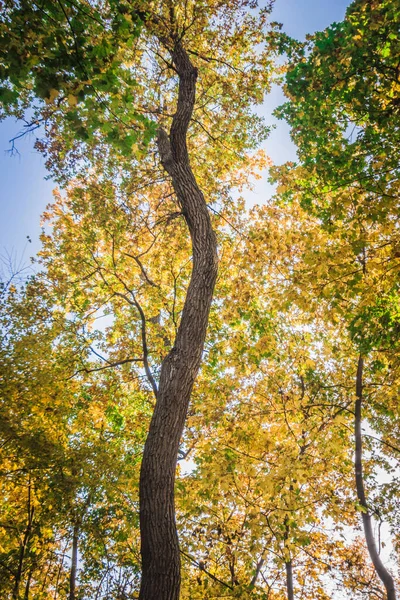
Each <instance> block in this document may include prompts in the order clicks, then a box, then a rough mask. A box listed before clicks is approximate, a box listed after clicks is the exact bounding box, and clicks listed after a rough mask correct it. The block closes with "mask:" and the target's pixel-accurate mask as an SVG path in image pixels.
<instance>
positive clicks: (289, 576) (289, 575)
mask: <svg viewBox="0 0 400 600" xmlns="http://www.w3.org/2000/svg"><path fill="white" fill-rule="evenodd" d="M285 568H286V591H287V598H288V600H294V591H293V565H292V561H291V560H289V561H288V562H286V563H285Z"/></svg>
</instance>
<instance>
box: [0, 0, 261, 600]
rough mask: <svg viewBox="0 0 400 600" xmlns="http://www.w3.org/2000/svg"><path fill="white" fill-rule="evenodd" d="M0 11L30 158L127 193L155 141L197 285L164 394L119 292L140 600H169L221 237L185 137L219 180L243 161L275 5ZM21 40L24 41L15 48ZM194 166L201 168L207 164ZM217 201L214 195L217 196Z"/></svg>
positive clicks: (253, 134)
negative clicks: (140, 407) (135, 446)
mask: <svg viewBox="0 0 400 600" xmlns="http://www.w3.org/2000/svg"><path fill="white" fill-rule="evenodd" d="M5 9H6V10H5V11H4V16H3V19H2V21H1V35H2V47H3V48H5V47H7V50H8V52H9V54H8V58H7V57H6V58H5V60H4V63H5V67H4V68H3V73H2V79H3V80H4V82H5V85H4V87H3V88H2V97H3V99H4V101H5V103H6V105H7V106H8V110H9V112H14V114H17V115H21V114H22V111H23V109H24V108H25V107H27V106H28V105H30V106H32V108H33V112H34V118H33V120H31V121H30V122H29V123H28V130H32V128H35V127H36V125H37V124H40V123H41V122H42V123H45V127H46V129H47V138H46V139H45V140H44V141H38V142H37V146H38V147H39V148H41V149H43V150H44V151H45V152H46V153H47V154H48V156H49V160H48V166H49V167H51V168H53V172H55V173H56V174H57V176H58V177H59V178H60V179H62V177H63V174H65V173H67V175H69V176H70V175H71V173H75V174H76V173H78V172H79V171H80V172H81V173H82V172H83V173H85V171H87V164H88V163H89V164H91V165H92V166H94V167H95V168H96V170H97V172H100V170H101V169H103V171H104V173H107V175H106V176H105V179H106V178H107V177H110V176H114V177H115V178H116V179H118V178H121V175H122V177H123V178H124V181H125V184H126V182H127V181H129V178H130V177H131V176H132V162H133V163H136V164H138V161H140V160H142V161H143V158H144V166H145V167H148V166H149V164H150V162H151V161H149V158H147V159H146V157H145V150H146V144H148V142H149V139H150V137H151V136H152V135H153V134H154V132H155V131H157V148H158V152H159V156H160V160H161V164H162V166H163V168H164V169H165V171H166V173H167V175H168V176H169V178H170V181H171V184H172V188H173V192H174V194H175V197H176V201H177V208H178V211H179V212H180V213H181V215H182V216H183V218H184V219H185V222H186V224H187V228H188V231H189V234H190V238H191V254H192V259H191V260H192V272H191V278H190V282H189V283H188V287H187V292H186V296H185V302H184V306H183V310H182V314H181V318H180V322H179V326H178V327H177V331H176V336H175V339H174V341H173V344H172V348H171V350H170V351H169V352H168V354H167V356H166V357H165V358H164V359H163V361H162V365H161V369H160V377H159V383H158V384H157V383H156V381H155V379H154V377H153V375H152V373H151V372H150V369H149V365H148V360H147V357H148V351H147V343H146V334H145V329H144V324H145V317H144V314H143V312H142V309H141V307H140V305H139V304H138V301H137V299H136V296H135V292H134V291H133V290H132V289H129V288H128V289H126V290H124V293H123V295H124V299H125V301H126V302H128V303H129V304H130V305H131V307H132V308H135V309H136V310H137V311H138V313H139V315H140V318H141V320H142V324H143V325H142V354H143V357H142V362H143V367H144V369H145V371H146V374H147V377H148V380H149V381H150V383H151V386H152V389H153V392H154V395H155V397H156V402H155V408H154V413H153V417H152V420H151V423H150V429H149V435H148V438H147V441H146V444H145V448H144V455H143V461H142V467H141V477H140V522H141V544H142V546H141V547H142V550H141V552H142V580H141V591H140V598H141V599H142V600H145V599H147V600H150V599H155V598H158V599H162V598H165V599H167V598H168V599H176V598H178V597H179V588H180V554H179V545H178V538H177V533H176V525H175V510H174V479H175V468H176V459H177V451H178V445H179V441H180V438H181V435H182V431H183V427H184V423H185V418H186V413H187V409H188V404H189V400H190V396H191V391H192V387H193V383H194V380H195V378H196V375H197V372H198V370H199V366H200V362H201V357H202V352H203V348H204V340H205V335H206V329H207V323H208V316H209V310H210V305H211V300H212V296H213V289H214V284H215V280H216V275H217V247H216V238H215V233H214V232H213V229H212V225H211V220H210V216H209V212H208V207H207V203H206V200H205V197H204V194H203V192H202V191H201V189H200V187H199V184H198V182H197V180H196V177H195V175H194V172H193V169H192V165H191V162H190V161H189V150H188V140H187V137H188V130H189V126H190V125H191V124H192V123H193V124H195V127H194V128H193V131H195V128H197V132H196V133H197V136H195V138H194V139H201V138H203V142H204V141H206V142H207V143H208V144H210V145H211V146H213V147H214V150H211V152H210V153H209V155H211V156H212V155H213V152H214V157H215V153H216V152H218V151H220V150H221V148H223V149H224V153H225V157H224V161H223V162H222V161H221V162H219V163H218V168H219V172H218V175H217V180H219V181H220V182H221V181H223V180H224V178H226V177H227V174H228V173H229V172H231V171H232V170H233V169H235V168H237V167H238V166H240V165H241V164H243V162H244V152H245V151H246V150H249V149H252V148H254V147H255V146H256V144H257V140H258V139H260V137H262V136H263V134H264V133H265V130H264V129H263V126H262V124H261V122H260V120H259V119H257V118H256V117H255V116H254V115H252V114H251V110H250V106H251V105H252V104H254V103H255V102H260V101H261V100H262V98H263V93H264V90H265V87H266V85H267V78H268V71H269V69H268V67H269V63H270V61H269V58H268V49H266V45H265V33H266V19H267V15H268V12H269V7H268V8H267V9H263V10H261V11H259V12H258V13H257V12H256V11H255V9H256V2H253V1H250V0H241V1H240V2H237V1H236V0H235V1H232V0H229V1H226V2H223V3H220V2H214V1H210V2H206V3H200V4H199V3H198V2H182V3H181V2H151V3H150V4H149V3H147V2H146V3H142V2H135V3H134V4H133V6H132V5H131V4H129V3H123V2H117V3H114V2H110V3H106V4H105V5H103V4H102V3H99V4H97V3H95V4H93V5H90V6H89V5H87V4H86V3H84V2H82V3H81V2H78V3H71V2H65V3H64V2H58V3H54V2H47V3H46V4H44V5H41V6H40V7H37V6H36V4H35V3H32V2H23V3H18V4H14V3H13V2H6V3H5ZM21 29H22V30H23V31H24V32H25V36H24V39H25V40H26V43H23V44H22V45H21V44H20V43H19V40H18V38H19V31H20V30H21ZM17 40H18V41H17ZM260 44H261V46H260ZM10 49H11V51H10ZM131 65H133V67H132V66H131ZM198 80H199V81H200V82H201V83H200V85H198ZM196 89H197V91H198V100H197V103H196ZM37 96H39V97H40V98H42V99H44V101H45V102H44V103H43V102H40V101H39V102H38V101H37ZM135 96H136V97H135ZM233 99H234V100H233ZM96 103H97V104H96ZM95 107H96V110H94V108H95ZM140 130H144V131H145V134H144V135H140ZM199 134H200V135H199ZM192 144H193V142H192ZM192 148H193V145H192ZM198 158H199V159H200V160H206V159H207V152H205V153H204V155H203V156H199V157H198ZM193 162H194V163H195V162H196V161H193ZM82 167H83V168H82ZM139 167H140V163H139ZM214 167H215V165H214ZM158 176H159V173H158ZM140 185H143V181H142V182H141V183H140ZM132 187H133V189H134V186H131V188H132ZM214 193H215V194H216V196H218V186H215V187H214ZM210 200H211V199H210ZM119 293H120V292H119Z"/></svg>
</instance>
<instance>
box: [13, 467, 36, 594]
mask: <svg viewBox="0 0 400 600" xmlns="http://www.w3.org/2000/svg"><path fill="white" fill-rule="evenodd" d="M27 512H28V524H27V526H26V529H25V533H24V538H23V540H22V544H21V548H20V551H19V559H18V569H17V572H16V574H15V582H14V589H13V592H12V598H13V600H18V598H19V587H20V585H21V579H22V573H23V566H24V558H25V552H26V547H27V545H28V542H29V538H30V537H31V533H32V523H33V515H34V512H35V507H34V506H32V503H31V478H30V475H29V479H28V500H27Z"/></svg>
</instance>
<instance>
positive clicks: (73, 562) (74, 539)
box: [68, 524, 79, 600]
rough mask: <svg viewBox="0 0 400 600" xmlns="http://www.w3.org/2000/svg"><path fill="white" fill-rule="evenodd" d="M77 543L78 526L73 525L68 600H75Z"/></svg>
mask: <svg viewBox="0 0 400 600" xmlns="http://www.w3.org/2000/svg"><path fill="white" fill-rule="evenodd" d="M78 541H79V525H78V524H75V525H74V530H73V533H72V556H71V569H70V572H69V595H68V600H75V598H76V573H77V569H78Z"/></svg>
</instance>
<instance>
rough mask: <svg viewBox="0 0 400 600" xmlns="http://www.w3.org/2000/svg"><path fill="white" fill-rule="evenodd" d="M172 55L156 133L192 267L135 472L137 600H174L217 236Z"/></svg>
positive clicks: (189, 93)
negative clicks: (167, 95) (180, 481)
mask: <svg viewBox="0 0 400 600" xmlns="http://www.w3.org/2000/svg"><path fill="white" fill-rule="evenodd" d="M171 56H172V61H173V64H174V67H175V69H176V71H177V73H178V76H179V94H178V104H177V110H176V113H175V116H174V118H173V122H172V126H171V130H170V133H169V135H168V134H167V133H166V132H165V131H164V130H160V131H159V133H158V148H159V152H160V157H161V162H162V165H163V166H164V168H165V170H166V171H167V172H168V174H169V175H170V177H171V179H172V184H173V187H174V190H175V193H176V196H177V199H178V202H179V204H180V206H181V209H182V213H183V215H184V217H185V219H186V223H187V225H188V228H189V232H190V236H191V240H192V251H193V268H192V275H191V280H190V284H189V287H188V290H187V295H186V300H185V304H184V308H183V312H182V318H181V322H180V325H179V328H178V332H177V335H176V339H175V343H174V347H173V348H172V350H171V351H170V353H169V354H168V356H167V357H166V358H165V360H164V361H163V363H162V367H161V374H160V382H159V388H158V391H157V399H156V405H155V409H154V413H153V417H152V420H151V424H150V429H149V433H148V437H147V440H146V444H145V447H144V454H143V460H142V466H141V472H140V487H139V494H140V532H141V555H142V581H141V588H140V595H139V598H140V600H178V598H179V592H180V552H179V542H178V536H177V531H176V524H175V505H174V483H175V470H176V462H177V453H178V447H179V442H180V439H181V436H182V432H183V428H184V424H185V419H186V414H187V409H188V405H189V400H190V396H191V392H192V388H193V383H194V381H195V378H196V376H197V373H198V370H199V367H200V363H201V356H202V352H203V347H204V341H205V335H206V330H207V324H208V316H209V311H210V305H211V300H212V296H213V290H214V285H215V280H216V277H217V269H218V260H217V245H216V238H215V234H214V232H213V229H212V226H211V221H210V216H209V214H208V209H207V205H206V202H205V199H204V196H203V194H202V192H201V190H200V189H199V187H198V185H197V183H196V179H195V177H194V175H193V172H192V170H191V167H190V163H189V156H188V151H187V145H186V134H187V130H188V126H189V122H190V119H191V115H192V111H193V106H194V101H195V90H196V79H197V69H196V68H195V67H194V66H193V65H192V63H191V61H190V59H189V57H188V54H187V53H186V51H185V50H184V48H183V47H182V45H181V43H180V42H179V41H178V42H176V43H175V45H174V48H173V49H172V50H171Z"/></svg>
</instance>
